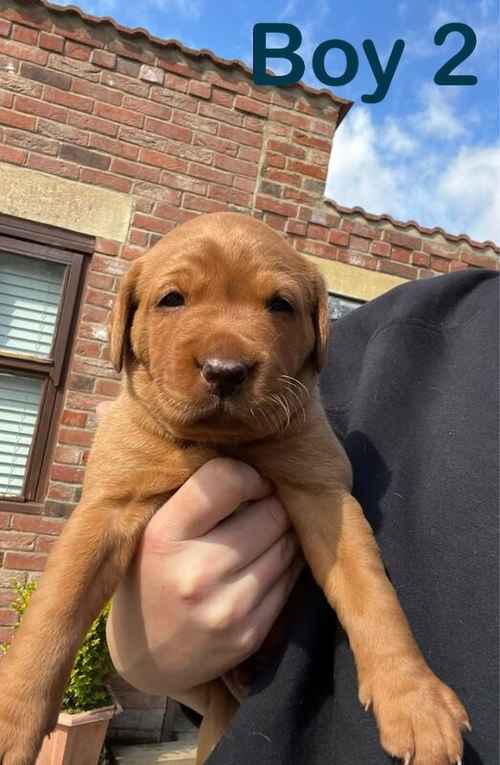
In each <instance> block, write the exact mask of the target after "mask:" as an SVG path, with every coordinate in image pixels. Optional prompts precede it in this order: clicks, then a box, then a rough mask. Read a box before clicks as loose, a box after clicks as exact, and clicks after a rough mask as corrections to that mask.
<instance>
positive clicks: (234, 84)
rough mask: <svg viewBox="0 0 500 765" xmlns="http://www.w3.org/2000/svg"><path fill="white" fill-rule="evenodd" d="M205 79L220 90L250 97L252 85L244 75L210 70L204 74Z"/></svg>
mask: <svg viewBox="0 0 500 765" xmlns="http://www.w3.org/2000/svg"><path fill="white" fill-rule="evenodd" d="M204 79H206V80H207V81H209V82H211V83H212V84H214V85H217V86H218V87H219V88H224V89H225V90H230V91H231V92H233V93H241V94H242V95H248V93H250V84H249V83H248V81H247V78H246V77H245V76H244V75H241V74H240V73H239V72H235V71H234V70H233V71H229V70H225V71H222V70H220V69H215V68H213V69H209V68H207V70H206V71H205V72H204Z"/></svg>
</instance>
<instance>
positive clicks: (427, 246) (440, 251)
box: [422, 240, 457, 260]
mask: <svg viewBox="0 0 500 765" xmlns="http://www.w3.org/2000/svg"><path fill="white" fill-rule="evenodd" d="M422 250H423V251H424V252H427V253H429V254H430V255H435V256H436V257H438V258H447V259H448V260H454V259H455V258H456V255H457V248H456V247H447V246H446V245H443V244H438V243H437V242H426V241H425V240H424V243H423V245H422Z"/></svg>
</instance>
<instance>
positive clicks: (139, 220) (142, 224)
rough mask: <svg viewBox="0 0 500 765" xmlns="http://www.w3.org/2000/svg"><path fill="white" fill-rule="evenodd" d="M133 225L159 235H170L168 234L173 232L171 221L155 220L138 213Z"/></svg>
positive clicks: (152, 217)
mask: <svg viewBox="0 0 500 765" xmlns="http://www.w3.org/2000/svg"><path fill="white" fill-rule="evenodd" d="M132 223H133V225H134V226H137V228H143V229H146V231H154V232H156V233H158V234H168V232H169V231H171V230H172V226H171V224H170V222H169V221H165V220H162V219H161V218H155V217H154V216H151V215H143V214H142V213H136V214H135V215H134V218H133V221H132Z"/></svg>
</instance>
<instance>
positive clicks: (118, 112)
mask: <svg viewBox="0 0 500 765" xmlns="http://www.w3.org/2000/svg"><path fill="white" fill-rule="evenodd" d="M95 112H96V114H97V116H98V117H106V119H108V120H111V121H113V122H120V123H122V124H124V125H132V127H142V126H143V124H144V116H143V115H142V114H136V112H133V111H132V110H131V109H123V108H121V107H119V106H112V105H108V104H100V103H97V104H96V107H95Z"/></svg>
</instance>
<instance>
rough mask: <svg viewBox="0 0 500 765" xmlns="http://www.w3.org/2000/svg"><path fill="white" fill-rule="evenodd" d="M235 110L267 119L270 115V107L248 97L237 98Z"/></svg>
mask: <svg viewBox="0 0 500 765" xmlns="http://www.w3.org/2000/svg"><path fill="white" fill-rule="evenodd" d="M234 108H235V109H239V110H240V111H243V112H249V113H250V114H255V115H257V116H258V117H265V118H267V117H268V115H269V107H268V105H267V104H263V103H261V102H260V101H256V100H255V99H254V98H247V97H246V96H237V97H236V100H235V102H234Z"/></svg>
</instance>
